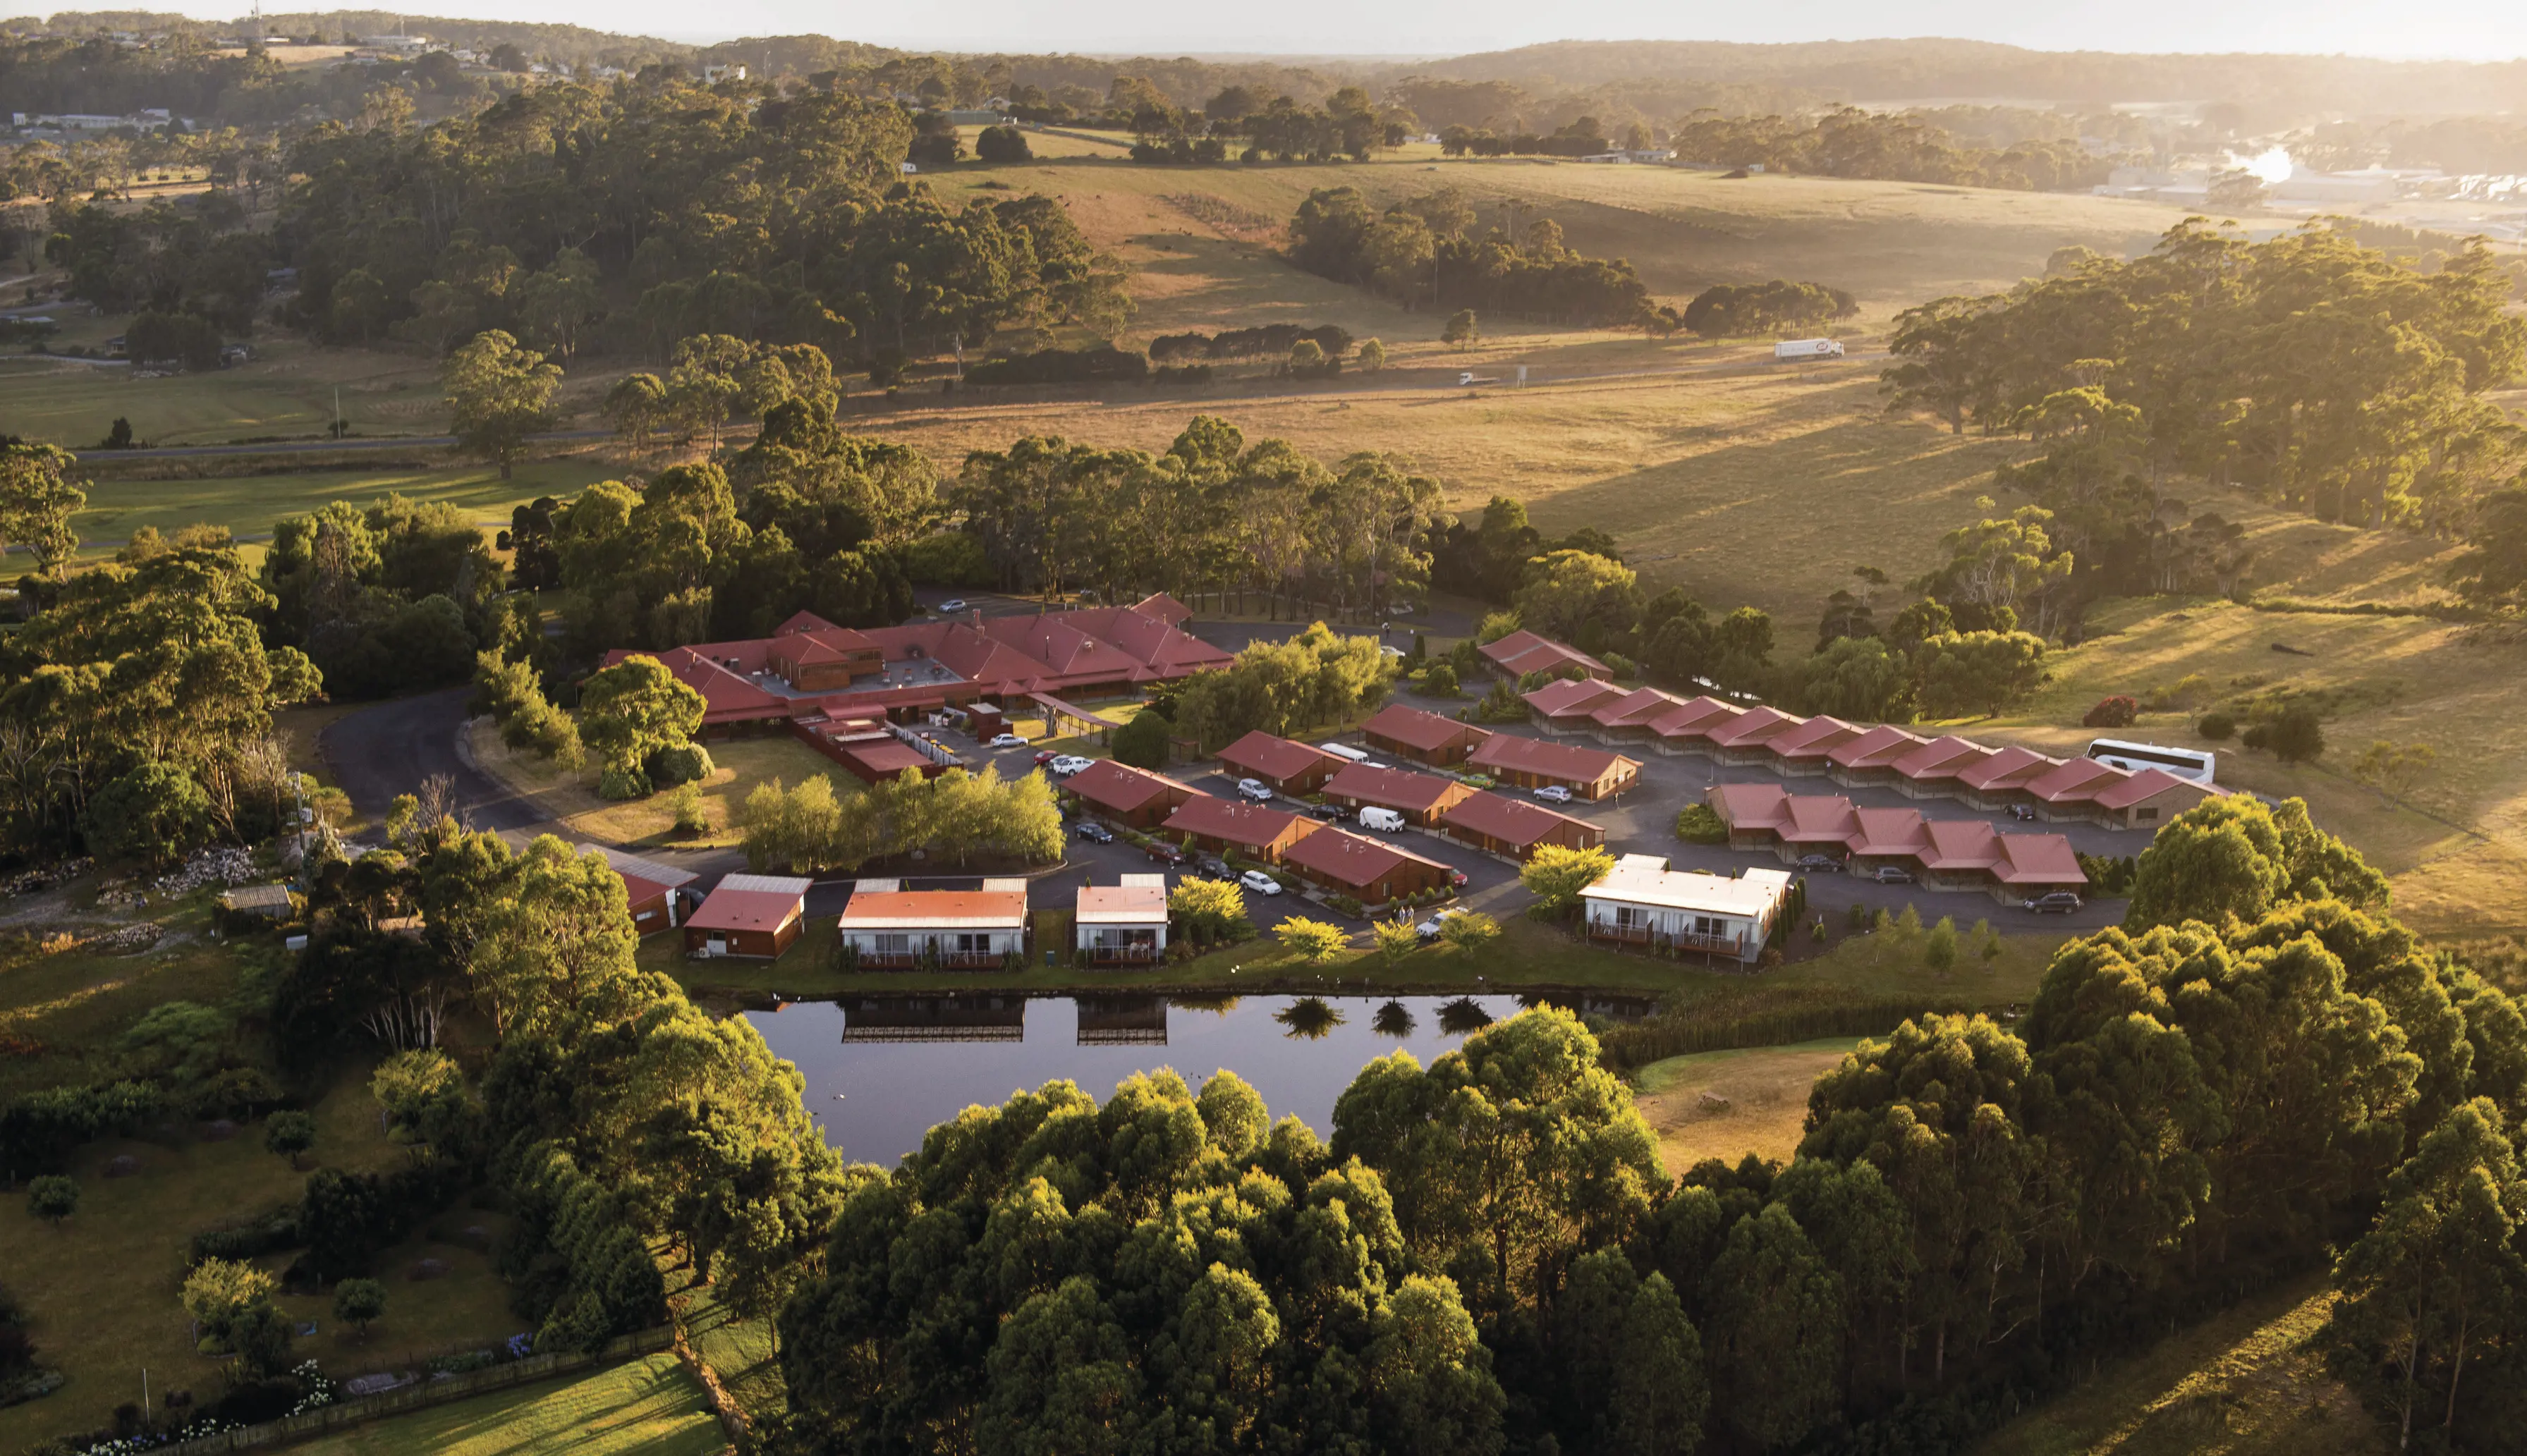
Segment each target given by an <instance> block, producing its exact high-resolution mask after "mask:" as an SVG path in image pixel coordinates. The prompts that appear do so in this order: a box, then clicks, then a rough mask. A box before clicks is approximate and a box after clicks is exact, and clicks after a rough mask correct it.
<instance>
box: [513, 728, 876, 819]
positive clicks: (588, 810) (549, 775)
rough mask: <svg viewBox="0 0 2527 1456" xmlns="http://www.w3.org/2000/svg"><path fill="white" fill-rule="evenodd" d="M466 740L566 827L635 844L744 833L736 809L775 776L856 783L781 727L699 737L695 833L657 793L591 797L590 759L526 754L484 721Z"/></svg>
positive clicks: (837, 786)
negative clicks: (703, 751)
mask: <svg viewBox="0 0 2527 1456" xmlns="http://www.w3.org/2000/svg"><path fill="white" fill-rule="evenodd" d="M473 745H474V756H475V762H476V763H478V764H480V765H481V766H482V767H483V769H484V770H485V772H487V773H490V774H492V775H494V776H496V777H498V778H500V780H501V781H502V782H504V783H506V784H508V785H509V786H510V787H511V788H512V789H513V790H515V791H517V792H518V793H519V794H521V795H523V796H525V797H527V798H531V799H533V800H535V801H536V805H537V807H538V808H540V809H541V810H542V811H543V812H544V813H545V815H546V816H547V817H549V818H550V819H551V820H553V821H554V822H555V823H557V824H558V825H560V826H562V827H563V828H566V829H568V830H569V831H570V832H571V833H573V834H577V835H585V836H588V837H592V838H596V839H602V840H604V841H605V842H606V843H609V844H626V845H633V846H636V847H637V846H660V847H670V848H678V849H703V848H711V847H717V846H725V845H731V844H739V843H743V842H744V841H745V838H746V835H745V832H744V830H743V829H742V828H740V827H739V825H738V810H739V809H740V808H741V807H742V806H743V805H744V804H745V802H746V796H747V795H748V794H749V793H752V792H753V791H754V788H755V786H756V785H757V784H761V783H766V782H770V781H771V780H773V779H776V778H777V779H780V780H781V781H782V782H783V783H785V784H788V785H790V786H792V787H796V786H797V785H799V783H802V782H804V781H805V780H806V779H807V778H810V777H814V776H822V777H823V778H826V779H828V780H829V781H831V782H832V784H833V785H834V794H835V796H836V797H837V798H848V797H850V796H851V795H852V794H855V793H858V792H859V791H860V786H861V785H860V780H859V779H857V778H853V777H852V776H851V774H850V773H848V772H846V771H844V770H843V769H842V768H840V767H838V766H837V765H836V764H835V763H834V761H833V760H832V759H829V758H827V757H825V756H824V755H823V754H820V753H818V752H817V751H816V750H814V749H812V748H809V747H808V746H807V745H806V744H804V743H801V742H799V740H798V739H796V738H793V737H791V736H789V735H788V734H786V733H785V734H783V735H781V736H779V737H759V738H730V739H726V740H723V741H721V742H717V743H712V744H709V745H706V746H708V748H709V749H710V754H711V760H712V763H713V764H714V766H715V767H714V769H713V772H712V773H711V776H710V777H709V778H707V779H704V780H703V781H702V786H701V794H702V808H703V812H704V813H705V814H706V815H707V816H708V817H709V820H710V828H709V830H708V831H707V832H704V833H700V834H680V833H678V832H677V831H676V828H675V813H674V810H673V809H672V808H671V807H670V806H669V804H668V800H667V795H665V794H651V795H650V796H649V797H647V798H645V799H631V800H626V801H624V802H620V803H614V802H609V801H607V800H605V799H601V798H598V797H597V795H596V787H595V785H596V779H597V771H596V769H595V767H594V766H593V764H592V765H591V766H590V767H588V768H586V769H583V770H582V771H581V772H579V773H578V774H570V773H566V772H564V771H563V770H561V769H560V768H558V767H557V766H555V765H553V764H552V763H550V762H547V761H545V760H542V759H539V758H537V757H535V756H534V755H533V754H520V753H512V752H511V751H510V750H509V748H508V747H507V745H505V744H503V743H502V742H501V741H500V734H499V730H498V729H497V728H493V727H491V726H490V724H488V723H484V724H478V725H476V727H475V728H474V736H473Z"/></svg>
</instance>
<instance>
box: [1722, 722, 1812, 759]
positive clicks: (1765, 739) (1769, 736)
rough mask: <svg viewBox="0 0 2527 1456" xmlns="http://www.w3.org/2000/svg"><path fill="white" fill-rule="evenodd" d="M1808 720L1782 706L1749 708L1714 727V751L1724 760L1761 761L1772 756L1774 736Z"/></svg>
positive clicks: (1776, 736)
mask: <svg viewBox="0 0 2527 1456" xmlns="http://www.w3.org/2000/svg"><path fill="white" fill-rule="evenodd" d="M1805 722H1807V720H1806V719H1804V718H1801V717H1799V716H1798V715H1796V714H1794V713H1784V712H1782V711H1781V710H1780V709H1779V708H1753V709H1749V710H1748V711H1746V712H1745V713H1742V714H1740V715H1738V716H1737V717H1736V718H1735V719H1733V720H1731V721H1730V722H1729V723H1728V726H1727V727H1725V728H1716V729H1714V730H1713V731H1712V733H1711V734H1710V738H1711V748H1712V752H1713V754H1714V755H1715V756H1716V757H1718V758H1719V760H1720V761H1721V762H1722V763H1724V764H1755V763H1762V762H1764V761H1765V760H1766V759H1768V758H1770V757H1771V756H1772V751H1773V740H1774V739H1776V738H1778V737H1779V736H1781V735H1782V734H1783V733H1786V732H1788V731H1789V730H1790V729H1792V728H1797V727H1798V726H1799V725H1801V724H1803V723H1805Z"/></svg>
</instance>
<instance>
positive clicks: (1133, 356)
mask: <svg viewBox="0 0 2527 1456" xmlns="http://www.w3.org/2000/svg"><path fill="white" fill-rule="evenodd" d="M1149 374H1150V359H1149V356H1148V355H1146V354H1141V353H1136V352H1133V351H1130V350H1126V349H1117V348H1115V347H1114V346H1113V345H1111V344H1098V345H1095V346H1093V347H1091V348H1086V349H1039V350H1037V351H1036V352H1035V353H1032V354H1020V355H1018V356H1017V357H1016V358H1014V359H992V360H986V361H985V362H983V363H981V364H978V365H975V366H974V367H973V368H971V369H969V370H967V371H965V382H966V383H968V384H1086V383H1115V382H1121V383H1138V382H1139V381H1141V380H1142V379H1145V378H1147V377H1149Z"/></svg>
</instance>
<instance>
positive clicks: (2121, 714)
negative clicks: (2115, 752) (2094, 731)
mask: <svg viewBox="0 0 2527 1456" xmlns="http://www.w3.org/2000/svg"><path fill="white" fill-rule="evenodd" d="M2138 717H2140V704H2139V703H2137V702H2135V701H2133V699H2131V698H2130V697H2127V696H2125V695H2124V694H2122V693H2117V694H2115V695H2114V696H2113V697H2109V698H2099V699H2098V700H2097V705H2096V706H2095V707H2093V708H2090V709H2089V716H2088V717H2086V718H2083V719H2081V720H2080V726H2081V727H2082V728H2131V727H2132V726H2133V720H2134V719H2136V718H2138Z"/></svg>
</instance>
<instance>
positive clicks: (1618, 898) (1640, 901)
mask: <svg viewBox="0 0 2527 1456" xmlns="http://www.w3.org/2000/svg"><path fill="white" fill-rule="evenodd" d="M1789 894H1790V876H1789V872H1787V871H1785V870H1746V871H1743V872H1741V873H1739V874H1738V875H1736V876H1735V877H1733V878H1732V877H1729V876H1723V875H1710V874H1705V873H1704V872H1702V871H1700V870H1671V869H1669V868H1668V862H1667V861H1666V860H1665V859H1663V858H1661V857H1659V856H1658V855H1654V854H1627V855H1624V857H1623V858H1622V859H1619V860H1617V861H1616V862H1615V868H1614V869H1612V870H1610V871H1608V872H1607V873H1606V878H1605V879H1600V880H1598V881H1597V882H1596V883H1595V884H1592V885H1590V886H1588V887H1587V888H1586V889H1584V890H1582V891H1580V893H1579V903H1580V908H1581V914H1582V918H1583V919H1584V921H1585V922H1586V925H1587V931H1588V936H1589V938H1590V939H1592V940H1604V941H1611V942H1614V943H1616V944H1619V945H1638V946H1643V947H1645V948H1648V949H1653V950H1671V951H1683V952H1690V953H1692V954H1694V955H1699V956H1705V957H1709V958H1712V959H1727V960H1733V961H1736V962H1738V963H1739V964H1741V965H1749V966H1751V965H1753V964H1754V963H1755V959H1756V958H1757V957H1758V956H1760V955H1762V954H1763V953H1764V944H1765V942H1766V941H1767V940H1769V939H1770V938H1771V937H1772V933H1773V926H1774V924H1775V922H1776V921H1778V920H1779V917H1780V914H1781V906H1782V904H1783V903H1784V902H1785V901H1787V900H1788V898H1789Z"/></svg>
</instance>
